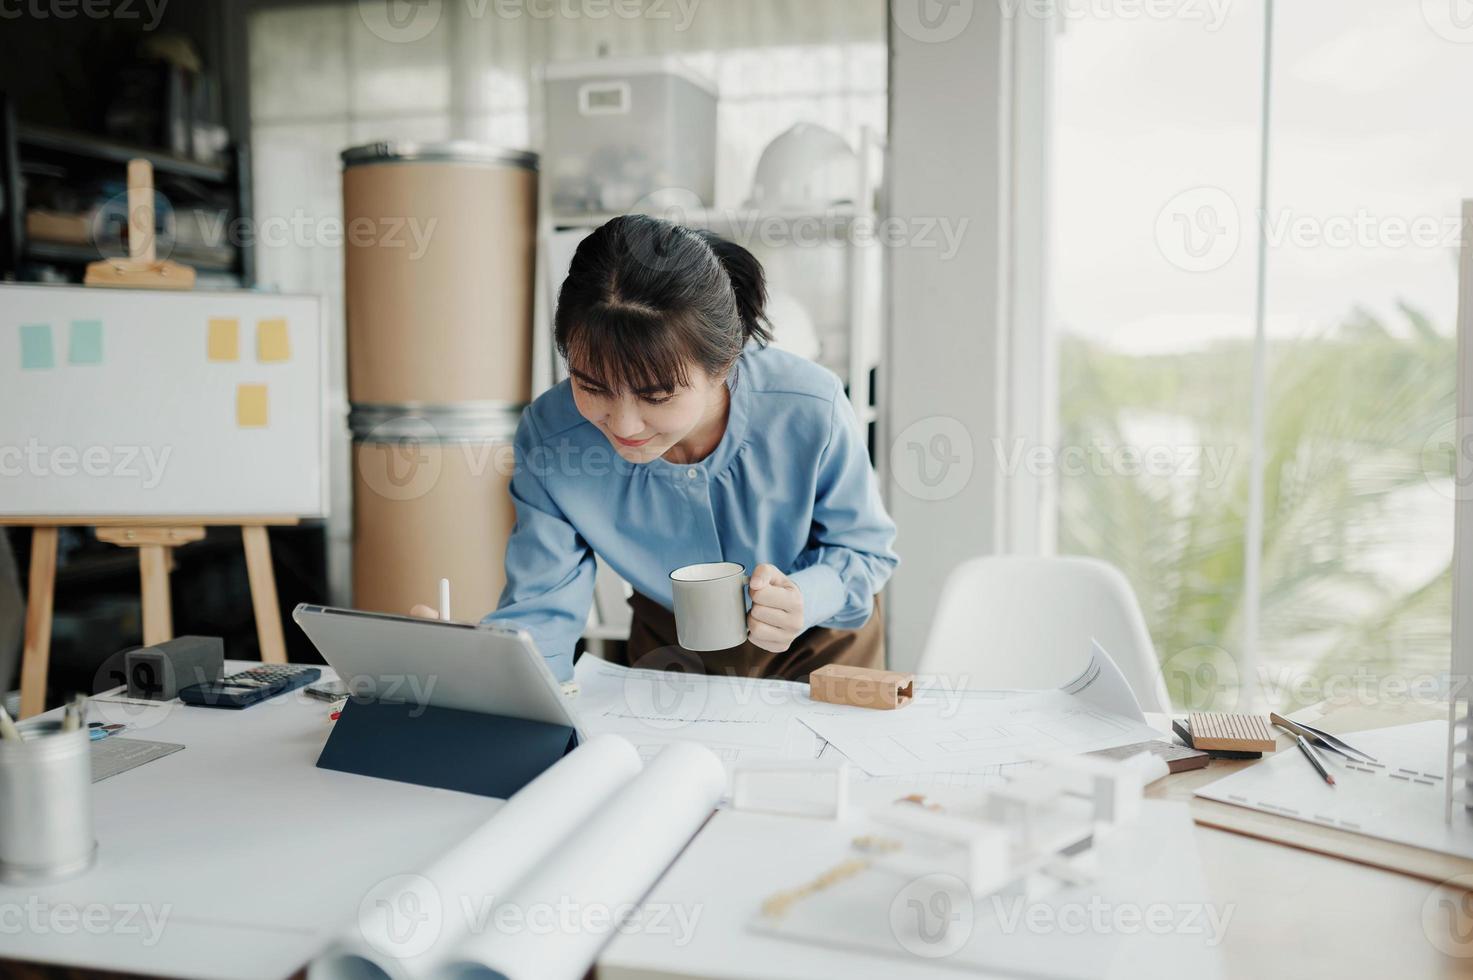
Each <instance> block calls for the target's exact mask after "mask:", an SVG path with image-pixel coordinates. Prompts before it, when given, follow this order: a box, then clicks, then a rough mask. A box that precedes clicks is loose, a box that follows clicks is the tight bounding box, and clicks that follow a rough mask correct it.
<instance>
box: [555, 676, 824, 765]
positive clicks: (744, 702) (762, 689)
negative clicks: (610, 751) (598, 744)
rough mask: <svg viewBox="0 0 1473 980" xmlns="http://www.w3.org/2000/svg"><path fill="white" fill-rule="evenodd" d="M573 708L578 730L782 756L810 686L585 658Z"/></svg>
mask: <svg viewBox="0 0 1473 980" xmlns="http://www.w3.org/2000/svg"><path fill="white" fill-rule="evenodd" d="M574 679H575V680H576V681H577V682H578V688H579V690H578V696H577V698H575V699H574V700H573V701H572V702H571V706H572V708H573V710H574V712H576V713H577V715H578V719H579V721H580V723H581V724H582V725H583V727H584V730H585V731H587V732H589V733H593V732H616V733H618V734H620V735H624V736H626V737H629V738H633V739H639V738H647V737H653V738H656V739H685V740H691V741H697V742H701V743H703V744H716V745H740V746H747V747H751V748H763V749H769V750H774V751H780V750H782V749H783V747H784V746H786V745H787V744H788V743H789V741H790V740H791V739H792V737H793V735H792V733H791V732H790V730H789V722H790V721H791V720H792V719H793V718H794V717H796V711H797V709H798V707H799V706H800V705H807V704H811V702H810V701H809V700H808V685H807V684H798V683H795V682H792V681H778V680H767V679H761V678H745V677H720V676H708V675H704V674H686V673H680V672H678V671H666V670H641V669H637V668H629V667H619V666H616V665H614V664H611V663H608V662H607V661H604V660H600V659H599V658H597V657H592V656H585V657H582V658H581V659H580V660H579V661H578V666H577V667H576V669H575V671H574Z"/></svg>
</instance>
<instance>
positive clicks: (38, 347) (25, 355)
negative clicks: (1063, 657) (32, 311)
mask: <svg viewBox="0 0 1473 980" xmlns="http://www.w3.org/2000/svg"><path fill="white" fill-rule="evenodd" d="M20 366H21V369H22V370H28V371H29V370H35V369H38V368H51V367H56V354H55V352H54V351H53V350H52V349H51V324H49V323H22V324H21V325H20Z"/></svg>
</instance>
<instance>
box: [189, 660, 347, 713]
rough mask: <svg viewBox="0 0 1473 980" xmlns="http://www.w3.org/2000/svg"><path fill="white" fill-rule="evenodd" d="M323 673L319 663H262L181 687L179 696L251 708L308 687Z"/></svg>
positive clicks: (207, 703)
mask: <svg viewBox="0 0 1473 980" xmlns="http://www.w3.org/2000/svg"><path fill="white" fill-rule="evenodd" d="M321 676H322V670H321V669H320V668H318V667H297V666H293V665H291V664H262V665H261V666H260V667H252V668H251V669H250V670H243V671H241V672H240V673H238V674H231V675H230V676H229V677H222V678H220V679H219V680H218V681H210V682H208V683H205V684H191V685H190V686H189V687H181V688H180V689H179V700H180V701H183V702H184V703H185V704H197V705H201V706H203V707H206V708H249V707H250V706H251V705H253V704H257V703H259V702H261V701H265V700H266V699H267V698H274V697H276V696H277V695H278V694H285V693H286V692H287V691H294V690H296V689H297V688H299V687H305V686H306V685H308V684H311V683H312V682H313V681H315V680H317V678H319V677H321Z"/></svg>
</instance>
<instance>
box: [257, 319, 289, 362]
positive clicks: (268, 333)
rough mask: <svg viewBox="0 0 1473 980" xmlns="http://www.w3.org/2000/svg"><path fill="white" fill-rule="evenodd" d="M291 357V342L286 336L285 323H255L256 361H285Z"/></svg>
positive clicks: (274, 321) (277, 321) (273, 321)
mask: <svg viewBox="0 0 1473 980" xmlns="http://www.w3.org/2000/svg"><path fill="white" fill-rule="evenodd" d="M291 356H292V346H291V342H290V341H289V340H288V339H287V336H286V321H285V320H282V319H280V318H278V319H275V320H257V321H256V360H258V361H262V362H265V361H285V360H289V359H290V358H291Z"/></svg>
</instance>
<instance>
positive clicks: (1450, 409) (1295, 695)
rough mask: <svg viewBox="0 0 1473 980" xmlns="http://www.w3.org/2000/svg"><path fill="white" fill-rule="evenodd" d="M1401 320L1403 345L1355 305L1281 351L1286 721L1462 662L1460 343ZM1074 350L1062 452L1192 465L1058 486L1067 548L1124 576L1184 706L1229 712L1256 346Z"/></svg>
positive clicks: (1276, 444) (1278, 649) (1272, 416)
mask: <svg viewBox="0 0 1473 980" xmlns="http://www.w3.org/2000/svg"><path fill="white" fill-rule="evenodd" d="M1401 314H1402V317H1403V319H1404V320H1405V324H1404V328H1403V329H1401V330H1396V331H1393V330H1392V329H1389V328H1388V326H1387V325H1386V324H1385V323H1384V322H1382V321H1381V320H1379V319H1377V318H1376V317H1374V316H1373V315H1371V314H1370V313H1369V312H1367V311H1364V310H1360V309H1357V310H1354V311H1352V313H1351V314H1350V315H1349V316H1347V317H1346V318H1345V319H1344V321H1343V322H1342V323H1341V324H1340V325H1339V326H1338V327H1336V328H1335V329H1334V330H1331V331H1327V332H1326V333H1325V334H1324V335H1322V336H1318V337H1312V338H1308V339H1302V340H1294V341H1274V342H1272V343H1271V345H1270V347H1269V350H1268V356H1269V370H1270V373H1269V390H1268V394H1267V416H1266V418H1267V425H1266V432H1265V450H1266V453H1267V455H1266V457H1265V509H1264V533H1263V543H1262V552H1261V581H1262V588H1261V593H1260V595H1261V605H1260V608H1261V619H1260V630H1259V651H1260V653H1259V663H1260V665H1261V667H1262V668H1263V669H1262V671H1261V673H1260V681H1261V682H1262V683H1263V684H1264V687H1265V693H1266V694H1267V695H1268V697H1269V698H1270V700H1271V701H1272V702H1273V703H1275V705H1277V706H1283V707H1289V708H1292V707H1296V706H1298V705H1299V704H1302V703H1307V702H1314V701H1318V700H1321V699H1322V697H1323V696H1324V692H1325V689H1326V684H1327V683H1328V682H1329V681H1331V680H1332V679H1333V680H1334V681H1336V683H1340V684H1344V683H1347V680H1346V677H1345V675H1347V674H1350V673H1357V674H1361V675H1365V677H1366V678H1370V679H1372V680H1374V679H1375V678H1377V677H1380V676H1383V675H1386V674H1388V673H1390V672H1393V671H1394V672H1396V673H1397V674H1399V675H1408V674H1418V673H1432V674H1435V673H1436V672H1438V671H1445V670H1446V669H1447V666H1448V656H1449V650H1450V635H1449V634H1450V626H1449V623H1450V616H1451V612H1450V610H1451V585H1450V555H1451V538H1452V535H1451V529H1452V500H1451V475H1452V455H1451V441H1452V440H1451V435H1450V433H1451V425H1452V419H1453V416H1454V413H1455V404H1456V399H1455V380H1454V371H1453V368H1454V352H1455V344H1454V341H1453V339H1452V338H1451V337H1450V336H1448V335H1447V334H1444V333H1441V332H1439V331H1438V330H1436V329H1435V328H1434V327H1433V325H1432V324H1431V323H1429V322H1428V320H1427V318H1426V317H1425V316H1423V315H1422V314H1420V313H1419V312H1417V311H1416V310H1414V309H1412V308H1410V307H1407V306H1402V307H1401ZM1060 353H1061V357H1060V367H1061V391H1062V392H1063V398H1062V399H1061V412H1060V416H1061V417H1060V439H1061V447H1096V446H1103V447H1106V449H1105V450H1104V451H1098V452H1096V453H1095V455H1096V456H1100V455H1108V452H1107V450H1108V448H1109V447H1120V446H1127V445H1131V446H1137V447H1141V448H1145V447H1149V446H1156V447H1160V448H1158V450H1157V460H1158V463H1160V462H1164V460H1165V459H1166V458H1167V457H1166V453H1168V452H1169V453H1171V454H1173V455H1172V457H1171V458H1173V459H1174V460H1175V461H1176V467H1177V468H1176V470H1175V471H1174V472H1170V473H1168V472H1164V469H1167V468H1169V467H1163V466H1160V465H1158V466H1157V468H1156V469H1155V471H1148V472H1144V473H1138V472H1135V469H1136V468H1135V467H1133V466H1132V467H1130V468H1129V472H1121V467H1120V466H1118V465H1117V466H1115V467H1113V468H1112V467H1111V466H1109V465H1106V466H1102V467H1099V468H1098V469H1091V470H1090V471H1088V472H1084V473H1079V472H1077V468H1076V471H1075V472H1072V473H1062V474H1061V475H1060V481H1059V482H1060V486H1059V500H1060V515H1059V550H1060V551H1061V552H1064V553H1075V554H1088V555H1094V556H1097V557H1100V558H1104V559H1106V560H1108V561H1111V562H1113V563H1114V564H1116V565H1118V566H1119V567H1120V568H1121V569H1122V570H1124V572H1125V574H1126V576H1127V577H1128V578H1129V579H1130V581H1131V583H1132V584H1133V585H1134V587H1135V589H1136V592H1137V594H1138V595H1139V597H1140V599H1141V604H1142V606H1143V608H1144V609H1145V613H1146V619H1147V622H1148V624H1149V626H1150V628H1151V635H1152V637H1153V639H1154V640H1155V643H1156V647H1157V650H1158V652H1159V654H1160V655H1161V658H1162V662H1163V666H1164V668H1165V670H1166V676H1167V682H1168V687H1170V688H1171V690H1172V695H1173V698H1174V699H1175V700H1177V701H1178V702H1179V703H1180V704H1181V705H1182V706H1189V707H1193V708H1201V707H1206V706H1208V705H1214V704H1215V705H1217V706H1219V707H1228V706H1231V704H1232V703H1234V701H1235V698H1236V695H1237V692H1238V685H1237V682H1238V681H1239V680H1240V678H1238V677H1237V676H1236V667H1237V657H1236V652H1237V651H1238V650H1240V649H1241V646H1242V637H1241V631H1242V610H1243V599H1244V596H1243V594H1242V583H1243V561H1244V537H1245V526H1244V525H1245V518H1246V515H1247V500H1248V480H1249V452H1250V451H1251V445H1250V438H1249V435H1250V430H1249V405H1250V397H1251V394H1250V391H1249V378H1250V358H1251V355H1252V343H1251V341H1250V340H1244V341H1228V342H1220V343H1217V344H1214V345H1212V346H1211V347H1209V348H1207V349H1205V350H1201V351H1195V352H1191V353H1180V354H1169V355H1156V356H1138V355H1132V354H1125V353H1120V352H1116V351H1111V350H1108V349H1106V348H1104V347H1101V346H1099V345H1097V344H1093V343H1091V342H1089V341H1087V340H1085V339H1082V338H1080V337H1078V336H1072V335H1071V336H1066V337H1065V338H1064V340H1063V342H1062V349H1061V352H1060ZM1143 443H1144V444H1145V445H1144V446H1143ZM1194 460H1195V462H1196V465H1195V466H1193V465H1191V464H1192V462H1193V461H1194ZM1116 462H1117V463H1118V462H1119V461H1118V459H1117V460H1116ZM1289 681H1293V682H1294V683H1292V684H1291V683H1287V682H1289ZM1362 682H1364V679H1363V680H1362Z"/></svg>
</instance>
